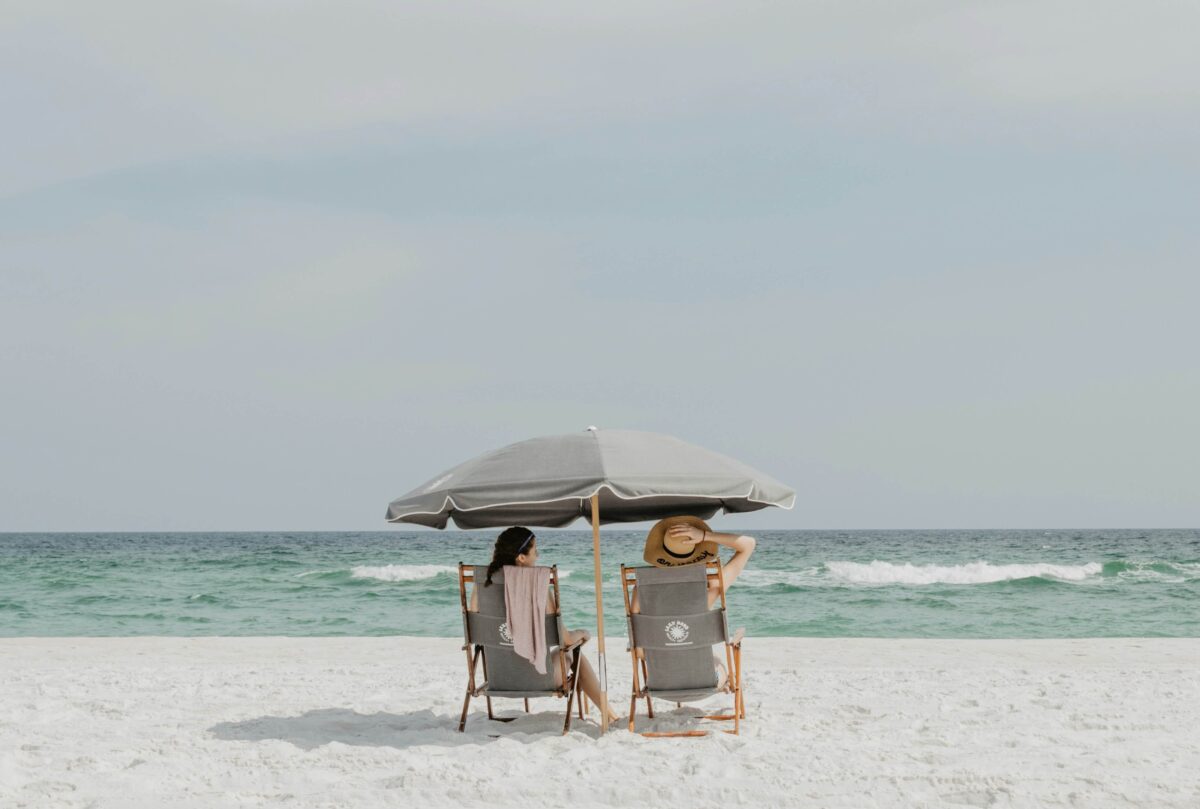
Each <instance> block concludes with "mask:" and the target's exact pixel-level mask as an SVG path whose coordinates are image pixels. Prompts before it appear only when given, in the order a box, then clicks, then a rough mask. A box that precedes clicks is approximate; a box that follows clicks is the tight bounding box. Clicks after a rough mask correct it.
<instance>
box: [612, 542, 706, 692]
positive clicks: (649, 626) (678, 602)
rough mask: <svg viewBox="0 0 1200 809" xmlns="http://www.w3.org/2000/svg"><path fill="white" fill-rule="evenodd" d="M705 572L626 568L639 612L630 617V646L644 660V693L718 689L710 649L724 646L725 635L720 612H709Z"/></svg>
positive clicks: (700, 566)
mask: <svg viewBox="0 0 1200 809" xmlns="http://www.w3.org/2000/svg"><path fill="white" fill-rule="evenodd" d="M710 564H715V565H717V566H719V565H720V562H715V563H710ZM708 568H709V565H706V564H694V565H684V566H681V567H663V568H660V567H635V568H626V573H627V574H628V573H632V575H633V581H634V584H635V585H636V587H637V600H638V607H639V610H640V612H637V613H630V614H629V615H628V619H629V635H630V641H631V643H632V644H633V646H634V647H635V648H640V649H642V651H643V654H644V655H645V660H646V687H647V688H648V689H650V691H651V692H662V691H666V692H672V693H679V692H692V691H695V692H705V691H711V690H712V689H715V688H716V687H717V682H718V677H717V668H716V665H715V663H714V662H713V654H712V647H713V646H714V645H716V644H718V643H724V642H726V641H727V640H728V638H729V629H728V626H727V624H726V622H725V610H724V608H720V609H709V606H708Z"/></svg>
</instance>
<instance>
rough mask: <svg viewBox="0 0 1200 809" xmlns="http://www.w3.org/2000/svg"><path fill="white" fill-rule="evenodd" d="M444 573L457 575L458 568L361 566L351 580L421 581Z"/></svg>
mask: <svg viewBox="0 0 1200 809" xmlns="http://www.w3.org/2000/svg"><path fill="white" fill-rule="evenodd" d="M443 573H445V574H447V575H457V574H458V568H456V567H451V566H449V565H380V566H378V567H370V566H367V565H360V566H358V567H356V568H354V569H352V570H351V571H350V576H351V578H355V579H378V580H379V581H419V580H421V579H432V578H434V577H435V576H440V575H442V574H443Z"/></svg>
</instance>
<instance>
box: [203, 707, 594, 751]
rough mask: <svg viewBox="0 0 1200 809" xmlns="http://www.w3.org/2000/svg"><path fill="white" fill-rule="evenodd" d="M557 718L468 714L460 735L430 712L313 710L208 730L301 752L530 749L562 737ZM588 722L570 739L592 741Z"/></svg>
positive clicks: (577, 725) (454, 724) (575, 725)
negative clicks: (508, 742) (504, 743)
mask: <svg viewBox="0 0 1200 809" xmlns="http://www.w3.org/2000/svg"><path fill="white" fill-rule="evenodd" d="M562 721H563V716H562V713H561V712H557V711H554V712H550V711H547V712H540V713H531V714H520V715H518V716H517V717H516V718H515V719H514V720H513V721H512V722H492V721H490V720H488V718H487V717H486V716H480V715H478V714H474V713H473V714H472V715H471V716H469V717H468V719H467V729H466V732H465V733H459V732H458V716H457V715H456V716H453V717H451V716H448V715H446V714H436V713H434V712H433V711H431V710H424V711H409V712H408V713H402V714H395V713H386V712H383V711H379V712H377V713H373V714H362V713H358V712H357V711H353V710H349V709H346V708H319V709H316V710H312V711H307V712H306V713H303V714H299V715H297V716H259V717H256V718H254V719H245V720H242V721H240V722H219V723H217V724H215V725H213V726H212V727H210V728H209V729H208V732H209V733H210V734H212V735H213V736H214V737H215V738H217V739H221V740H223V741H231V742H262V741H267V740H272V739H274V740H279V741H284V742H288V743H289V744H293V745H295V746H296V747H299V748H300V749H301V750H313V749H316V748H318V747H323V746H324V745H327V744H330V743H332V742H339V743H341V744H346V745H353V746H356V747H394V748H399V749H404V748H408V747H419V746H429V745H432V746H436V747H461V746H463V745H479V744H487V743H490V742H494V741H496V740H497V739H499V738H506V739H512V740H514V741H519V742H523V743H525V744H532V743H534V742H536V741H538V740H539V739H544V738H551V737H558V736H559V735H560V734H561V733H562ZM598 733H599V729H598V727H597V726H596V724H595V723H594V722H582V721H580V720H578V719H576V720H575V721H574V722H572V723H571V734H570V735H572V736H574V735H576V734H582V735H588V736H597V735H598Z"/></svg>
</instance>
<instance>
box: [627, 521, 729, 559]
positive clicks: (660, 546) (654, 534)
mask: <svg viewBox="0 0 1200 809" xmlns="http://www.w3.org/2000/svg"><path fill="white" fill-rule="evenodd" d="M680 523H684V524H686V525H691V526H694V527H696V528H700V529H703V530H705V531H710V532H711V531H712V529H711V528H709V527H708V523H706V522H705V521H704V520H702V519H700V518H699V517H692V516H690V515H680V516H678V517H666V518H665V519H661V520H659V521H658V522H656V523H655V524H654V527H653V528H651V529H650V533H648V534H646V549H645V551H644V552H643V554H642V558H643V559H645V560H646V561H647V562H648V563H650V564H652V565H654V566H655V567H681V566H683V565H694V564H697V563H699V562H709V561H714V560H716V559H717V558H718V556H717V551H718V548H719V546H718V545H717V543H715V542H713V541H712V540H705V541H704V542H700V543H697V544H696V545H695V546H694V547H693V548H692V549H691V552H690V553H688V554H685V555H682V554H679V553H678V552H676V551H673V550H671V549H670V548H668V547H667V544H666V537H667V531H668V530H669V529H670V528H671V526H673V525H678V524H680Z"/></svg>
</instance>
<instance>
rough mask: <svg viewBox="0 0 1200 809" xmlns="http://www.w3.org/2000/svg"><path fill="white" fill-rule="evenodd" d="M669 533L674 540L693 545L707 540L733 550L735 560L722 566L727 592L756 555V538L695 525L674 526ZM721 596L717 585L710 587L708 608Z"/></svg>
mask: <svg viewBox="0 0 1200 809" xmlns="http://www.w3.org/2000/svg"><path fill="white" fill-rule="evenodd" d="M669 533H670V534H671V537H672V538H673V539H677V540H681V541H688V542H690V543H691V544H693V545H698V544H700V543H701V542H704V541H706V540H707V541H709V542H715V543H717V544H718V545H724V546H725V547H726V548H733V550H734V554H733V558H732V559H730V560H729V561H728V562H726V563H725V564H724V565H723V566H722V573H723V575H724V578H725V589H726V590H728V589H729V588H730V587H731V586H733V583H734V582H735V581H737V578H738V576H740V575H742V571H743V570H745V569H746V563H747V562H749V561H750V557H751V555H753V553H754V545H755V542H754V537H748V536H744V535H742V534H722V533H718V532H716V531H705V530H704V529H703V528H696V527H695V526H693V525H687V524H684V523H679V524H676V525H672V526H671V528H670V532H669ZM720 594H721V590H720V588H719V587H717V586H716V585H713V586H710V587H709V588H708V606H710V607H711V606H712V605H713V604H715V603H716V601H717V598H718V596H720Z"/></svg>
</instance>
